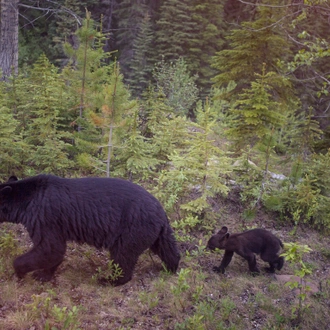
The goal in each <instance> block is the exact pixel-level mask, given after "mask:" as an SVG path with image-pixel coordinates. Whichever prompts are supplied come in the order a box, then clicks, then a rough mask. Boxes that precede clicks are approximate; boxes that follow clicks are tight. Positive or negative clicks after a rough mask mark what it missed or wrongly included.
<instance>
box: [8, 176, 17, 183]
mask: <svg viewBox="0 0 330 330" xmlns="http://www.w3.org/2000/svg"><path fill="white" fill-rule="evenodd" d="M13 181H18V179H17V176H16V175H12V176H11V177H10V178H9V179H8V181H7V182H13Z"/></svg>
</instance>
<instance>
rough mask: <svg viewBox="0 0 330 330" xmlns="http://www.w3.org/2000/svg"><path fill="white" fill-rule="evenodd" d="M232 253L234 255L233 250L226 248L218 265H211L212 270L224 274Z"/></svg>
mask: <svg viewBox="0 0 330 330" xmlns="http://www.w3.org/2000/svg"><path fill="white" fill-rule="evenodd" d="M233 255H234V252H232V251H227V250H226V251H225V254H224V256H223V258H222V261H221V264H220V266H219V267H213V270H214V271H215V272H217V273H221V274H224V273H225V269H226V267H227V266H228V265H229V264H230V262H231V259H232V257H233Z"/></svg>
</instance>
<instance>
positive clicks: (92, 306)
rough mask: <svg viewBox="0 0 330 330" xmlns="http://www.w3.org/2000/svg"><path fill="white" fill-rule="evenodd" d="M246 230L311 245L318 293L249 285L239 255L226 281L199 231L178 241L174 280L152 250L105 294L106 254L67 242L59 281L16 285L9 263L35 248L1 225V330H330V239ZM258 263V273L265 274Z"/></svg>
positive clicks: (269, 281) (264, 282)
mask: <svg viewBox="0 0 330 330" xmlns="http://www.w3.org/2000/svg"><path fill="white" fill-rule="evenodd" d="M226 217H227V219H224V222H225V223H221V224H220V223H219V227H220V226H221V225H227V226H228V227H230V228H231V231H232V232H234V231H235V230H239V229H240V224H239V222H238V218H237V217H236V218H235V216H233V215H232V214H230V213H227V216H226ZM226 217H225V218H226ZM250 225H251V226H258V227H264V228H266V229H269V230H271V231H272V232H273V233H275V234H276V235H277V236H278V237H280V238H281V239H282V240H283V241H284V242H295V241H298V242H299V243H300V244H307V245H308V246H309V247H311V248H312V249H313V251H312V252H311V253H309V254H307V255H306V256H305V257H304V261H305V263H306V264H307V265H308V266H309V267H311V269H312V273H311V275H309V276H308V281H310V282H311V283H313V284H314V285H315V286H316V288H317V289H318V292H316V293H311V292H310V293H308V294H307V297H306V299H305V300H304V301H303V302H302V304H301V305H299V296H298V293H299V292H297V290H295V291H293V290H291V289H290V288H289V287H287V286H285V285H284V283H283V282H281V281H278V280H276V279H275V277H274V276H273V275H270V274H267V273H266V272H263V271H262V273H261V275H260V276H257V277H252V276H251V275H250V274H249V273H248V266H247V263H246V261H244V260H243V259H242V258H241V257H239V256H234V258H233V260H232V262H231V264H230V265H229V267H228V268H227V271H226V274H225V275H218V274H216V273H214V272H212V267H213V266H214V265H219V262H220V259H221V255H222V252H219V253H210V252H208V251H205V250H204V248H203V247H204V246H205V245H206V242H207V240H208V238H209V235H206V234H205V235H204V234H203V233H201V232H196V233H194V234H192V235H191V236H190V239H189V240H187V239H186V240H185V241H182V242H179V247H180V251H181V254H182V259H181V263H180V268H179V270H178V272H177V274H175V275H171V274H168V273H166V272H165V271H164V270H163V269H162V266H161V263H160V260H159V259H158V257H156V256H154V255H151V254H150V253H149V252H148V251H147V252H145V253H144V254H143V255H142V256H141V257H140V259H139V262H138V264H137V266H136V269H135V272H134V277H133V279H132V281H130V282H129V283H127V284H125V285H124V286H120V287H109V286H101V285H99V284H98V281H97V278H98V275H104V274H106V273H107V272H108V270H107V267H108V266H107V262H108V254H107V252H106V251H98V250H96V249H94V248H92V247H89V246H87V245H77V244H74V243H70V244H69V246H68V250H67V254H66V258H65V261H64V262H63V264H62V265H61V266H60V268H59V270H58V271H57V273H56V277H55V279H54V280H53V281H51V282H49V283H44V284H42V283H39V282H36V281H34V280H33V279H32V277H31V276H27V277H26V278H24V279H23V280H21V281H20V282H18V281H17V279H16V278H15V276H14V274H13V268H12V261H13V259H14V257H15V255H18V254H20V253H22V252H23V251H25V250H27V249H29V248H30V247H31V246H30V241H29V238H28V236H27V234H26V232H25V231H24V228H21V227H19V226H12V225H8V224H2V225H1V229H0V238H1V240H0V243H1V245H2V246H1V247H0V329H4V330H11V329H15V330H16V329H18V330H20V329H29V330H38V329H98V330H101V329H141V330H142V329H143V330H146V329H194V330H195V329H196V330H198V329H237V330H238V329H244V330H246V329H265V330H266V329H267V330H268V329H293V328H295V327H296V328H299V329H306V330H309V329H311V330H312V329H313V330H314V329H315V330H316V329H318V330H322V329H330V313H329V310H330V238H329V237H324V236H322V235H321V234H319V233H317V232H313V231H311V230H302V229H298V231H297V233H296V235H295V236H292V235H290V233H289V230H288V229H286V228H283V227H276V226H274V223H273V221H272V220H271V219H266V220H265V218H264V217H262V220H261V218H260V219H259V220H256V221H254V222H253V223H251V224H250ZM258 262H259V266H260V268H261V269H262V267H263V266H267V265H266V264H264V263H263V262H262V261H261V260H260V259H258ZM297 267H298V266H297V265H294V264H290V263H288V262H286V263H285V265H284V268H283V269H282V270H281V271H280V272H278V273H279V274H293V273H294V270H295V269H296V268H297ZM297 311H300V312H301V319H300V320H299V319H298V318H297Z"/></svg>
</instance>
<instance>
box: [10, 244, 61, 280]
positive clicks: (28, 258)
mask: <svg viewBox="0 0 330 330" xmlns="http://www.w3.org/2000/svg"><path fill="white" fill-rule="evenodd" d="M47 243H48V244H39V245H37V246H35V247H33V248H32V249H31V250H30V251H28V252H27V253H25V254H23V255H21V256H19V257H18V258H16V259H15V260H14V269H15V273H16V275H17V277H18V278H19V279H21V278H23V277H24V276H25V275H26V274H27V273H29V272H33V271H34V274H33V276H34V278H36V279H38V280H40V281H43V282H46V281H50V280H51V279H52V278H53V276H54V273H55V271H56V269H57V267H58V266H59V265H60V264H61V263H62V261H63V259H64V253H65V250H66V244H65V243H64V244H63V243H62V244H61V243H60V242H58V244H57V246H56V248H54V247H53V246H51V245H49V242H47Z"/></svg>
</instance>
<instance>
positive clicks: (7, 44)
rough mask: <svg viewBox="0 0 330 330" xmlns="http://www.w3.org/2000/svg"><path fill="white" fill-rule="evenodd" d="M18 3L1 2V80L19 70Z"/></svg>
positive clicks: (2, 0)
mask: <svg viewBox="0 0 330 330" xmlns="http://www.w3.org/2000/svg"><path fill="white" fill-rule="evenodd" d="M18 2H19V0H1V3H0V4H1V6H0V11H1V12H0V69H1V70H2V75H0V79H6V78H7V77H9V76H10V75H11V74H12V73H14V74H17V70H18Z"/></svg>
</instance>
